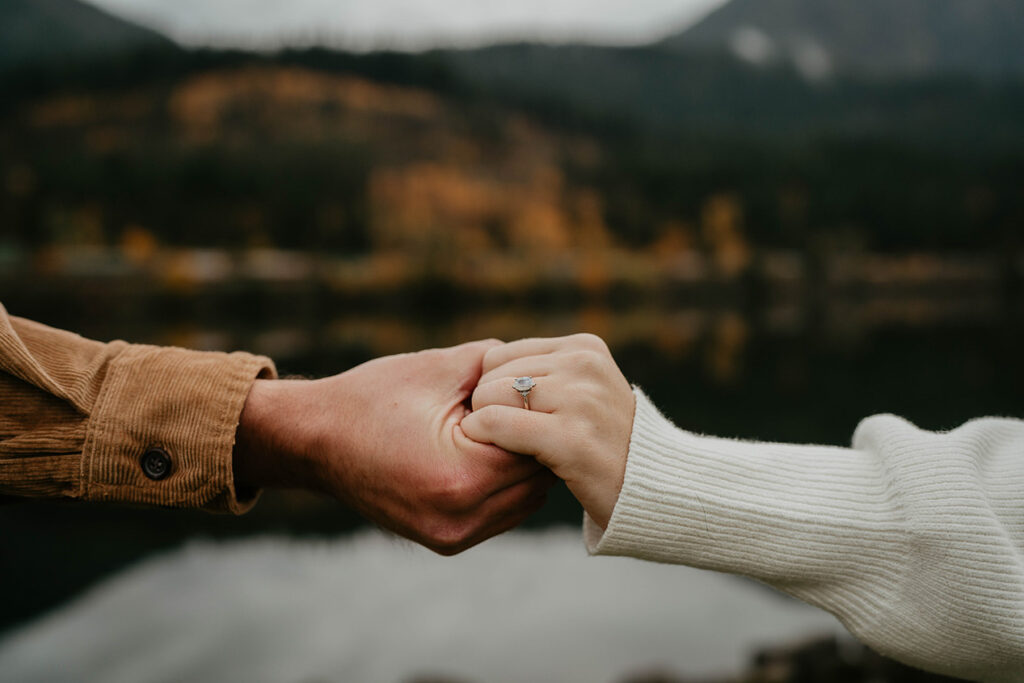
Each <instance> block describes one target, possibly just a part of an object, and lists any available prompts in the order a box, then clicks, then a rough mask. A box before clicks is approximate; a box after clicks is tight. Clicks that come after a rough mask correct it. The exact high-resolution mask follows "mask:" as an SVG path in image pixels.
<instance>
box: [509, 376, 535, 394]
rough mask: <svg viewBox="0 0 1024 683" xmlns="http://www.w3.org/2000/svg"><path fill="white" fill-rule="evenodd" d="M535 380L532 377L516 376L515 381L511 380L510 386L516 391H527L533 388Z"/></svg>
mask: <svg viewBox="0 0 1024 683" xmlns="http://www.w3.org/2000/svg"><path fill="white" fill-rule="evenodd" d="M535 385H536V382H534V381H533V378H532V377H529V376H527V377H516V379H515V381H514V382H512V388H513V389H515V390H516V391H529V390H530V389H533V387H534V386H535Z"/></svg>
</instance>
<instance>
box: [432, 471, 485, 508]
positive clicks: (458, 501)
mask: <svg viewBox="0 0 1024 683" xmlns="http://www.w3.org/2000/svg"><path fill="white" fill-rule="evenodd" d="M434 498H435V501H436V504H437V506H438V507H439V508H441V509H442V510H468V509H469V508H472V507H474V506H475V505H476V504H477V499H478V498H479V490H478V487H477V486H475V485H474V483H473V482H472V481H471V480H470V478H469V477H468V476H467V475H451V476H449V477H447V478H446V479H444V480H443V481H442V482H441V483H440V484H439V485H438V487H437V489H436V491H435V493H434Z"/></svg>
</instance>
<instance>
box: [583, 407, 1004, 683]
mask: <svg viewBox="0 0 1024 683" xmlns="http://www.w3.org/2000/svg"><path fill="white" fill-rule="evenodd" d="M634 393H635V395H636V404H637V407H636V417H635V419H634V424H633V433H632V436H631V441H630V449H629V455H628V460H627V465H626V473H625V480H624V482H623V487H622V491H621V493H620V494H619V499H618V502H617V503H616V506H615V509H614V511H613V513H612V517H611V519H610V521H609V523H608V527H607V529H606V530H605V531H604V532H602V530H601V529H600V528H599V527H597V525H596V524H594V523H593V522H592V521H591V520H590V519H589V518H586V519H585V520H584V536H585V540H586V543H587V547H588V549H589V550H590V552H592V553H594V554H599V555H625V556H631V557H637V558H641V559H645V560H653V561H658V562H671V563H676V564H686V565H691V566H695V567H702V568H706V569H713V570H717V571H723V572H731V573H735V574H741V575H744V576H749V577H752V578H754V579H757V580H759V581H763V582H765V583H767V584H769V585H771V586H774V587H775V588H778V589H779V590H782V591H784V592H786V593H789V594H790V595H793V596H795V597H797V598H800V599H801V600H804V601H806V602H808V603H810V604H812V605H816V606H818V607H821V608H823V609H826V610H828V611H829V612H831V613H833V614H835V615H836V616H837V617H838V618H839V619H840V620H841V621H842V622H843V623H844V625H846V627H847V628H848V629H849V630H850V631H851V632H852V633H853V634H854V635H855V636H857V637H858V638H859V639H860V640H862V641H863V642H865V643H866V644H868V645H869V646H871V647H872V648H874V649H876V650H877V651H879V652H881V653H883V654H885V655H888V656H890V657H893V658H895V659H899V660H901V661H903V662H906V663H908V664H911V665H914V666H918V667H920V668H923V669H927V670H931V671H935V672H938V673H944V674H947V675H952V676H959V677H962V678H968V679H974V680H986V681H1021V680H1024V422H1022V421H1020V420H1013V419H996V418H986V419H981V420H974V421H971V422H968V423H967V424H965V425H963V426H962V427H960V428H958V429H956V430H954V431H951V432H947V433H933V432H926V431H922V430H920V429H917V428H916V427H914V426H913V425H911V424H910V423H908V422H906V421H905V420H902V419H900V418H897V417H894V416H891V415H878V416H874V417H870V418H867V419H865V420H864V421H863V422H861V424H860V425H859V427H858V428H857V430H856V432H855V434H854V439H853V447H852V448H836V447H829V446H799V445H789V444H775V443H756V442H746V441H737V440H730V439H720V438H714V437H706V436H699V435H696V434H692V433H689V432H686V431H683V430H681V429H678V428H676V427H675V426H674V425H673V424H672V423H671V422H669V421H668V420H667V419H666V418H665V417H663V416H662V415H661V414H660V413H659V412H658V410H657V409H656V408H655V407H654V406H653V405H652V404H651V402H650V400H649V399H648V398H647V397H646V396H645V395H644V394H643V392H642V391H640V390H639V389H636V390H635V392H634Z"/></svg>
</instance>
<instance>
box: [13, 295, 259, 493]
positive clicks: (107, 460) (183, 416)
mask: <svg viewBox="0 0 1024 683" xmlns="http://www.w3.org/2000/svg"><path fill="white" fill-rule="evenodd" d="M275 376H276V371H275V369H274V365H273V363H272V362H271V361H270V359H268V358H263V357H260V356H253V355H250V354H247V353H241V352H236V353H231V354H227V353H212V352H200V351H188V350H185V349H178V348H169V347H158V346H146V345H141V344H128V343H126V342H123V341H114V342H110V343H108V344H104V343H101V342H96V341H92V340H89V339H84V338H82V337H80V336H78V335H76V334H72V333H70V332H65V331H62V330H56V329H53V328H50V327H46V326H45V325H40V324H38V323H35V322H32V321H29V320H24V319H21V318H16V317H13V316H9V315H8V314H7V311H6V309H5V308H4V307H3V306H2V305H0V498H2V497H4V496H15V497H30V498H76V499H80V500H107V501H123V502H130V503H143V504H151V505H163V506H170V507H195V508H205V509H207V510H214V511H224V512H234V513H241V512H244V511H246V510H247V509H248V508H249V507H251V506H252V505H253V503H254V502H255V500H256V492H255V491H238V490H236V487H235V483H234V476H233V473H232V467H231V451H232V447H233V445H234V439H235V430H236V428H237V426H238V419H239V415H240V414H241V412H242V406H243V405H244V404H245V398H246V396H247V395H248V393H249V389H250V388H251V387H252V383H253V381H255V379H256V378H257V377H275ZM153 449H161V450H162V451H163V453H164V454H166V456H167V458H166V459H167V460H169V464H170V468H169V474H167V475H166V476H165V477H164V478H162V479H153V478H151V477H150V476H147V474H146V472H145V468H144V467H143V461H144V459H145V456H146V454H147V453H150V452H151V451H152V450H153ZM150 473H151V474H152V472H150Z"/></svg>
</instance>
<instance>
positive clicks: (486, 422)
mask: <svg viewBox="0 0 1024 683" xmlns="http://www.w3.org/2000/svg"><path fill="white" fill-rule="evenodd" d="M477 414H478V415H479V416H480V417H479V420H480V424H481V425H483V427H484V429H486V430H487V431H488V432H491V431H494V429H495V428H497V427H498V426H500V424H501V422H500V420H499V419H498V411H497V408H496V406H493V405H488V406H484V407H483V408H481V409H480V410H479V411H478V413H477Z"/></svg>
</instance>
